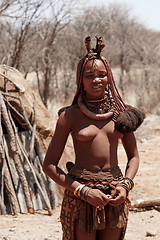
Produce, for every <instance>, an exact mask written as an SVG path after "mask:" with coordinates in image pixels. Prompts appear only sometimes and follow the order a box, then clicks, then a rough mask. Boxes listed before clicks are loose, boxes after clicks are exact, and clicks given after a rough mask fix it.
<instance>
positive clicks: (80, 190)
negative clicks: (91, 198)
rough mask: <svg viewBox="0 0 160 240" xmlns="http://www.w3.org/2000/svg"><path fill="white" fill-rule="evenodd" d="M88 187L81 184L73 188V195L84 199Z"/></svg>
mask: <svg viewBox="0 0 160 240" xmlns="http://www.w3.org/2000/svg"><path fill="white" fill-rule="evenodd" d="M90 189H91V188H90V187H87V186H85V185H84V184H81V185H79V186H78V187H76V189H75V190H74V196H76V197H80V198H81V199H82V200H84V201H86V199H87V196H88V193H89V190H90Z"/></svg>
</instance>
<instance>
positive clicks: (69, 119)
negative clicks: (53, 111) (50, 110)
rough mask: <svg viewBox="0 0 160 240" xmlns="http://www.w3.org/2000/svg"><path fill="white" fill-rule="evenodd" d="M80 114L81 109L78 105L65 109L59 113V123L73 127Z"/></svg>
mask: <svg viewBox="0 0 160 240" xmlns="http://www.w3.org/2000/svg"><path fill="white" fill-rule="evenodd" d="M78 112H79V108H78V106H77V104H74V105H71V106H67V107H63V108H61V109H60V110H59V111H58V115H59V119H58V122H60V123H61V122H62V123H67V124H69V125H72V124H73V123H74V122H75V120H76V118H77V113H78Z"/></svg>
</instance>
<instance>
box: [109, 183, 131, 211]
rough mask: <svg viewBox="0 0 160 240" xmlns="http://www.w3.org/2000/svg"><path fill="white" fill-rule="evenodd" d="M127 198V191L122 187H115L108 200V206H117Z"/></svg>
mask: <svg viewBox="0 0 160 240" xmlns="http://www.w3.org/2000/svg"><path fill="white" fill-rule="evenodd" d="M126 196H127V191H126V189H124V188H123V187H120V186H119V187H116V188H115V189H114V190H113V191H112V193H111V198H110V200H109V204H110V205H112V206H118V205H120V204H122V203H124V202H125V200H126Z"/></svg>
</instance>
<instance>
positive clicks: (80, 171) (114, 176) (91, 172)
mask: <svg viewBox="0 0 160 240" xmlns="http://www.w3.org/2000/svg"><path fill="white" fill-rule="evenodd" d="M66 166H67V169H68V172H69V173H68V174H69V176H70V177H72V178H76V179H84V180H94V181H107V182H109V181H113V180H114V181H119V180H121V179H122V178H123V175H122V172H121V170H120V168H119V166H118V165H116V166H114V167H112V168H105V167H103V168H99V167H98V166H97V168H96V167H95V168H94V169H93V168H92V169H90V168H87V167H80V166H77V165H76V164H73V163H71V162H68V163H67V165H66Z"/></svg>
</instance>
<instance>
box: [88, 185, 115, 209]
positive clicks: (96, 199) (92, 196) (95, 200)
mask: <svg viewBox="0 0 160 240" xmlns="http://www.w3.org/2000/svg"><path fill="white" fill-rule="evenodd" d="M110 198H111V196H110V195H106V194H104V193H103V192H101V191H100V190H99V189H90V190H89V192H88V195H87V202H88V203H90V204H92V205H93V206H95V207H97V208H98V209H99V210H101V209H103V208H104V206H105V205H106V204H107V203H109V199H110Z"/></svg>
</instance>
